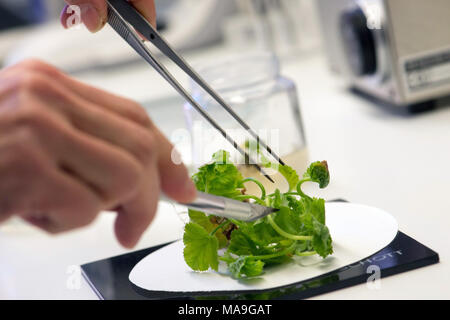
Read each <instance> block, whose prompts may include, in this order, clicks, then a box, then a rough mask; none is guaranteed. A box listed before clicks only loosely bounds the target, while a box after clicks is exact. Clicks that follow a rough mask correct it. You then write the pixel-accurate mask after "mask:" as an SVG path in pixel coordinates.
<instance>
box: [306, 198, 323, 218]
mask: <svg viewBox="0 0 450 320" xmlns="http://www.w3.org/2000/svg"><path fill="white" fill-rule="evenodd" d="M309 210H310V212H311V214H312V215H313V216H314V218H316V219H317V221H318V222H320V223H321V224H325V200H324V199H320V198H319V199H318V198H313V199H312V201H311V202H310V204H309Z"/></svg>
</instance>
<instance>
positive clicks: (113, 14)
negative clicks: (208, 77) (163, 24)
mask: <svg viewBox="0 0 450 320" xmlns="http://www.w3.org/2000/svg"><path fill="white" fill-rule="evenodd" d="M108 23H109V25H110V26H111V27H112V28H113V29H114V30H115V31H116V32H117V33H118V34H119V35H120V36H121V37H122V38H123V39H124V40H125V41H126V42H128V44H129V45H130V46H131V47H133V49H134V50H136V52H137V53H138V54H139V55H140V56H141V57H142V58H144V60H145V61H147V62H148V63H149V64H150V65H151V66H152V67H153V68H154V69H155V70H156V71H158V73H159V74H160V75H161V76H162V77H163V78H164V79H166V80H167V81H168V82H169V83H170V84H171V85H172V87H174V88H175V90H177V91H178V93H179V94H180V95H181V96H183V97H184V98H185V99H186V100H187V101H188V102H189V103H190V104H191V105H192V106H193V107H194V108H195V109H196V110H197V111H198V112H199V113H200V114H201V115H202V116H203V117H204V118H205V119H206V120H207V121H208V122H209V123H210V124H211V125H212V126H213V127H214V128H215V129H217V130H218V131H219V132H220V133H221V134H222V136H223V137H224V138H225V139H226V140H227V141H228V142H230V143H231V144H232V145H233V146H234V148H236V150H238V151H239V152H240V153H241V154H242V155H243V156H244V157H245V159H247V160H248V162H249V163H250V164H251V165H253V166H255V167H256V168H257V169H258V170H259V171H260V172H261V173H262V174H263V175H264V176H265V177H266V178H267V179H269V180H270V181H271V182H274V181H273V179H272V178H271V177H270V176H269V175H267V173H265V172H264V170H263V169H262V168H261V167H260V166H259V165H258V163H257V162H255V161H253V159H252V158H251V157H250V156H249V155H248V153H247V152H246V151H244V150H243V149H242V148H241V147H240V146H239V145H238V144H237V143H236V142H235V141H234V140H233V139H232V138H231V137H230V136H229V135H228V134H227V133H226V132H225V130H224V129H223V128H222V127H221V126H220V125H219V124H218V123H217V122H216V121H215V120H214V119H213V118H212V117H211V116H210V115H209V114H208V113H207V112H206V111H205V110H204V109H203V108H202V107H201V106H200V105H199V104H198V103H197V102H196V101H195V99H194V98H193V97H192V96H191V95H190V94H189V93H188V92H187V91H186V90H185V89H184V88H183V86H181V84H180V83H179V82H178V81H177V80H176V79H175V78H174V77H173V75H172V74H171V73H170V72H169V71H168V70H167V69H166V68H165V67H164V65H162V64H161V63H160V62H159V61H158V59H156V57H155V56H154V55H153V54H152V52H151V51H150V50H149V48H148V47H147V46H146V45H145V43H144V42H145V41H144V40H143V39H142V37H141V36H140V35H139V34H141V35H142V36H143V37H144V38H146V39H147V40H148V41H150V42H151V43H152V44H153V45H154V46H155V47H156V48H158V49H159V50H160V51H161V52H162V53H163V54H164V55H166V56H167V57H168V58H169V59H170V60H172V61H173V62H174V63H175V64H176V65H177V66H178V67H180V68H181V69H182V70H183V71H184V72H185V73H186V74H188V75H189V76H190V77H191V78H192V79H193V80H194V81H195V82H196V83H197V84H198V85H199V86H200V87H202V88H203V89H204V90H205V91H206V92H207V93H208V94H210V95H211V96H212V97H213V98H214V100H216V101H217V102H218V103H219V104H220V105H221V106H222V107H223V108H224V109H225V110H226V111H227V112H228V113H229V114H230V115H231V116H232V117H233V118H234V119H235V120H236V121H237V122H238V123H239V124H240V125H241V126H242V127H243V128H244V129H245V130H247V132H248V133H249V134H250V135H251V136H253V138H254V139H255V140H256V142H257V143H258V145H259V146H262V147H263V148H264V149H266V150H267V152H268V153H269V154H271V155H272V156H273V157H274V159H276V161H278V162H279V163H280V164H281V165H284V162H283V161H282V160H281V159H280V157H278V156H277V155H276V154H275V152H273V150H272V149H271V148H270V147H269V146H267V144H266V143H264V141H262V140H261V139H260V138H259V137H258V135H257V134H256V133H255V131H253V130H252V129H251V128H250V126H249V125H248V124H247V123H245V121H244V120H242V119H241V118H240V117H239V116H238V115H237V114H236V113H235V112H234V111H233V109H232V108H230V107H229V106H228V104H227V103H226V102H225V101H224V99H223V98H221V97H220V96H219V95H218V94H217V93H216V92H215V91H214V90H213V89H212V88H211V87H210V86H209V85H208V84H207V83H206V82H205V81H204V80H203V79H202V78H201V77H200V76H199V75H198V74H197V72H195V71H194V70H193V69H192V68H191V67H190V66H189V65H188V64H187V63H186V62H185V61H184V59H183V58H182V57H181V56H180V55H178V54H177V53H176V52H175V51H174V50H173V49H172V48H171V47H170V46H169V44H168V43H167V42H166V41H165V40H164V38H163V37H161V36H160V35H159V33H158V32H157V31H156V30H155V28H153V26H152V25H151V24H150V23H149V22H148V21H147V20H146V19H145V18H144V17H143V16H142V15H141V14H140V13H139V12H138V11H137V10H136V9H135V8H134V7H133V6H132V5H131V4H130V3H129V2H128V1H126V0H108ZM138 33H139V34H138Z"/></svg>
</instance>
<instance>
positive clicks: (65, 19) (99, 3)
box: [60, 0, 156, 32]
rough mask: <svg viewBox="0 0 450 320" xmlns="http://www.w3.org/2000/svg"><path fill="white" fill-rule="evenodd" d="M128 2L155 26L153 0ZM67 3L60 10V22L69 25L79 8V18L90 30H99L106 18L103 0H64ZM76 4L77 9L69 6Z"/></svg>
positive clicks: (105, 7)
mask: <svg viewBox="0 0 450 320" xmlns="http://www.w3.org/2000/svg"><path fill="white" fill-rule="evenodd" d="M130 2H132V3H133V5H134V6H135V7H136V9H138V10H139V12H140V13H141V14H142V15H143V16H144V17H145V18H146V19H147V20H148V21H149V22H150V23H151V24H152V25H154V26H156V10H155V4H154V0H131V1H130ZM66 3H67V5H66V6H65V8H64V9H63V11H62V12H61V17H60V20H61V23H62V25H63V26H64V27H65V28H68V27H70V26H71V25H72V24H71V21H72V20H74V19H75V16H74V15H75V14H77V13H78V12H77V11H76V10H79V11H80V13H81V20H82V22H83V23H84V24H85V25H86V27H87V28H88V29H89V31H91V32H97V31H99V30H100V29H101V28H102V27H103V26H104V25H105V23H106V20H107V12H108V11H107V5H106V1H105V0H66ZM70 5H76V6H78V8H79V9H76V10H75V8H74V7H70Z"/></svg>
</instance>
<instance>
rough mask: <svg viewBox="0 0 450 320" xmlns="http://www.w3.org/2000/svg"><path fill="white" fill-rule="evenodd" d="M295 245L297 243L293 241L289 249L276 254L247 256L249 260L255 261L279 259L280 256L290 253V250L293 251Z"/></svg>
mask: <svg viewBox="0 0 450 320" xmlns="http://www.w3.org/2000/svg"><path fill="white" fill-rule="evenodd" d="M296 244H297V243H296V242H295V241H294V242H293V243H292V244H291V245H290V246H289V247H287V248H286V249H283V250H280V251H278V252H276V253H272V254H266V255H261V256H249V258H251V259H255V260H267V259H272V258H276V257H281V256H284V255H286V254H288V253H290V252H291V251H292V250H294V249H295V246H296Z"/></svg>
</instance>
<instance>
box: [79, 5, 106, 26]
mask: <svg viewBox="0 0 450 320" xmlns="http://www.w3.org/2000/svg"><path fill="white" fill-rule="evenodd" d="M81 19H82V21H83V23H84V25H85V26H86V28H88V29H89V31H90V32H97V31H99V30H100V29H101V28H102V27H103V25H104V24H105V22H106V21H105V19H104V17H103V16H102V15H101V13H100V12H99V11H98V10H97V8H95V7H94V6H93V5H92V4H89V3H86V4H82V5H81Z"/></svg>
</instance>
